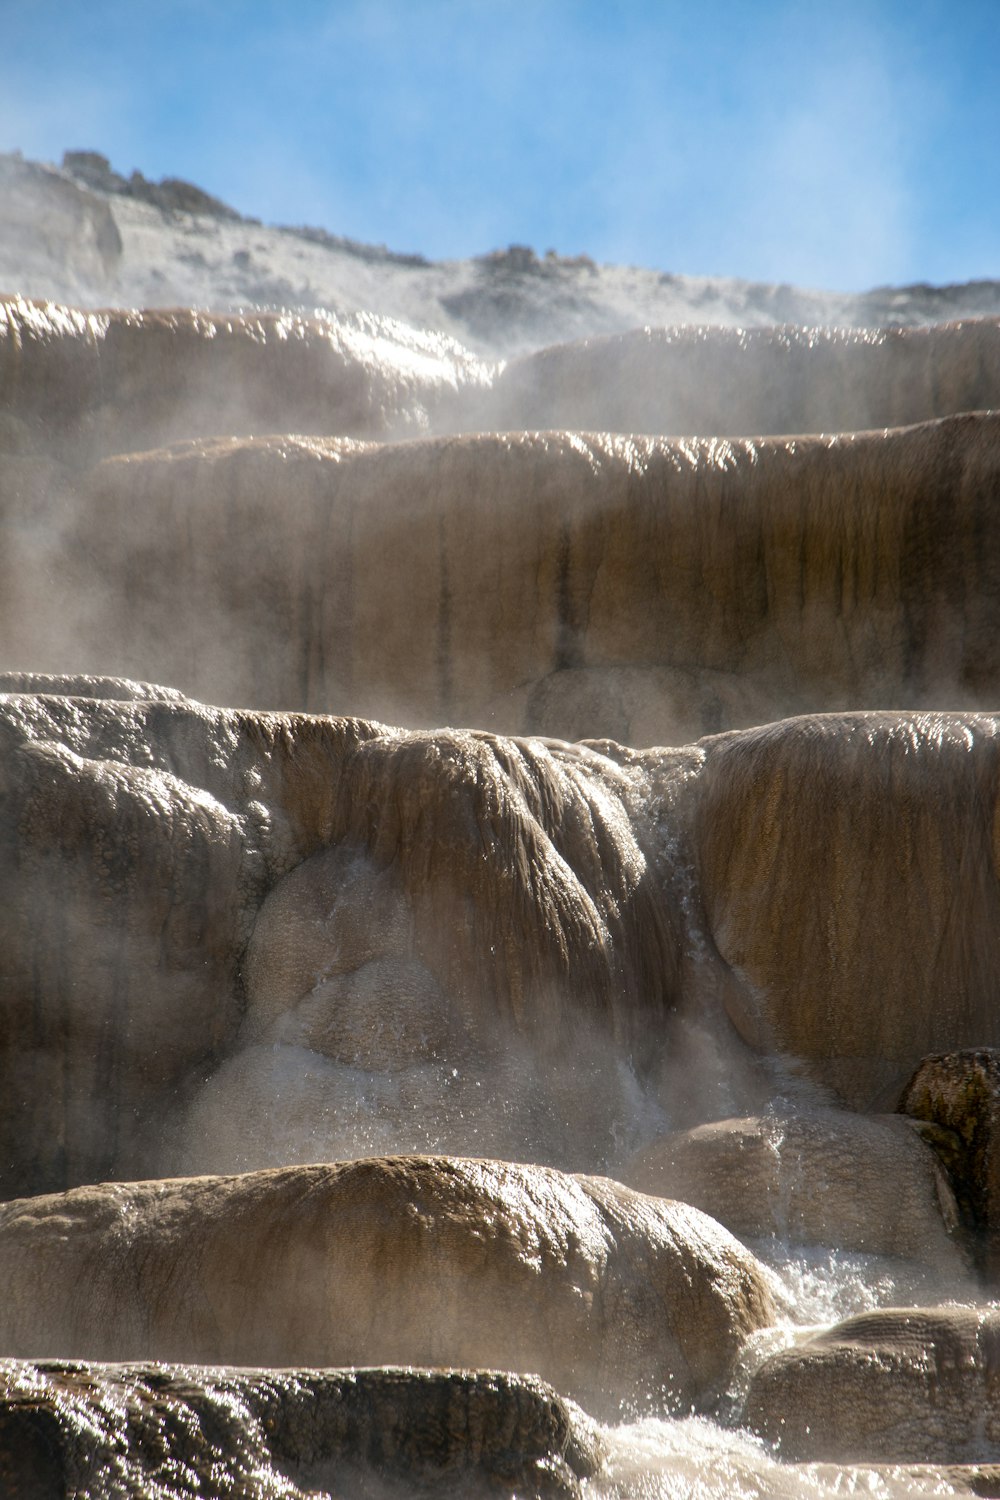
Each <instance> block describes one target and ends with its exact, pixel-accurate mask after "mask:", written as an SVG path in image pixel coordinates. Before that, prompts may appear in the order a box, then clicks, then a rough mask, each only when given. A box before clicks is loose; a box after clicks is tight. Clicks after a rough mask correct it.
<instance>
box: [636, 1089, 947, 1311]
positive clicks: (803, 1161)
mask: <svg viewBox="0 0 1000 1500" xmlns="http://www.w3.org/2000/svg"><path fill="white" fill-rule="evenodd" d="M621 1178H622V1181H623V1182H627V1183H628V1184H629V1185H630V1186H631V1187H634V1188H638V1189H639V1191H640V1192H643V1193H659V1194H661V1195H662V1196H663V1197H667V1198H680V1199H682V1200H683V1201H684V1202H685V1203H692V1204H694V1205H695V1206H696V1207H697V1208H700V1209H702V1210H703V1211H704V1212H705V1213H707V1214H711V1216H712V1217H713V1218H715V1219H718V1220H719V1222H720V1223H721V1224H725V1226H726V1228H727V1229H730V1230H732V1232H733V1234H735V1235H737V1236H738V1237H739V1238H740V1239H743V1240H746V1239H752V1240H759V1239H772V1238H773V1239H777V1240H779V1241H781V1242H782V1243H784V1244H787V1245H829V1246H835V1247H836V1248H837V1249H839V1250H841V1251H846V1252H848V1253H858V1254H863V1255H878V1256H889V1257H892V1258H893V1259H898V1260H907V1261H913V1262H915V1263H917V1264H920V1265H923V1266H926V1267H927V1268H928V1269H933V1270H936V1271H937V1272H939V1273H941V1274H942V1275H946V1276H949V1277H950V1278H951V1281H952V1284H953V1285H958V1284H959V1283H960V1282H961V1281H962V1279H963V1273H964V1271H965V1269H966V1268H965V1265H964V1262H963V1256H962V1253H961V1250H960V1248H959V1245H958V1243H957V1242H956V1240H955V1238H954V1232H955V1230H956V1228H957V1226H958V1211H957V1208H956V1205H955V1198H954V1194H953V1192H952V1189H951V1186H950V1184H949V1182H948V1179H947V1177H946V1175H945V1172H944V1170H943V1168H942V1167H941V1164H940V1162H939V1161H938V1159H937V1157H936V1156H935V1154H934V1152H933V1151H932V1150H931V1149H930V1147H929V1146H927V1145H925V1144H924V1142H923V1141H922V1140H921V1139H920V1137H919V1135H918V1134H917V1132H916V1131H915V1130H914V1129H913V1128H912V1126H911V1125H909V1124H908V1123H907V1122H906V1121H905V1120H903V1119H902V1118H901V1117H900V1116H898V1115H879V1116H872V1115H855V1114H848V1113H845V1112H841V1111H834V1110H822V1111H816V1112H810V1113H809V1114H797V1115H765V1116H756V1117H753V1118H749V1119H743V1120H717V1121H713V1122H712V1123H710V1124H707V1125H699V1126H697V1127H696V1128H694V1129H693V1130H685V1131H679V1132H677V1133H676V1134H673V1135H668V1136H664V1137H662V1138H661V1139H659V1140H656V1141H654V1142H653V1143H652V1144H651V1145H650V1146H648V1147H646V1148H645V1150H643V1151H642V1152H640V1153H639V1154H638V1155H637V1156H635V1157H633V1158H632V1160H631V1161H630V1162H628V1163H627V1164H626V1165H625V1166H624V1167H623V1168H622V1171H621ZM887 1183H891V1184H892V1213H891V1214H887V1213H886V1184H887Z"/></svg>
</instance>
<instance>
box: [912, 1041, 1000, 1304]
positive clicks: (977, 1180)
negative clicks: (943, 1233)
mask: <svg viewBox="0 0 1000 1500" xmlns="http://www.w3.org/2000/svg"><path fill="white" fill-rule="evenodd" d="M897 1107H898V1109H899V1110H900V1112H901V1113H902V1114H904V1115H909V1116H912V1117H914V1118H915V1119H917V1120H919V1121H921V1122H923V1124H925V1125H926V1126H927V1139H928V1142H929V1144H930V1145H931V1146H932V1147H933V1148H934V1149H936V1150H937V1151H938V1153H939V1155H940V1156H941V1158H942V1160H943V1161H944V1163H945V1165H946V1167H947V1169H948V1171H949V1173H950V1175H951V1178H952V1181H953V1182H954V1183H955V1188H956V1197H957V1199H958V1207H959V1210H960V1212H961V1214H962V1217H963V1219H964V1221H965V1224H966V1226H967V1227H968V1229H969V1230H971V1232H972V1236H973V1244H974V1246H975V1250H976V1258H977V1261H978V1263H979V1265H980V1268H981V1270H982V1271H983V1272H984V1274H985V1276H986V1277H987V1279H988V1281H989V1282H990V1283H991V1284H995V1283H996V1281H997V1279H998V1277H1000V1052H998V1051H996V1050H995V1049H994V1050H991V1049H988V1048H977V1049H969V1050H968V1051H964V1052H947V1053H943V1054H941V1055H939V1056H936V1057H925V1058H924V1059H923V1061H922V1062H921V1063H920V1064H919V1066H918V1067H917V1068H916V1070H915V1071H914V1074H913V1076H912V1078H910V1080H909V1082H908V1083H907V1084H906V1087H905V1088H904V1089H903V1092H902V1094H901V1095H900V1098H899V1104H898V1106H897Z"/></svg>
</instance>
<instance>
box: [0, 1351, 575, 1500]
mask: <svg viewBox="0 0 1000 1500" xmlns="http://www.w3.org/2000/svg"><path fill="white" fill-rule="evenodd" d="M600 1452H601V1445H600V1439H599V1436H598V1434H597V1431H596V1429H595V1428H594V1426H593V1424H592V1423H591V1422H590V1421H589V1420H588V1419H587V1417H585V1416H584V1414H583V1412H581V1411H580V1410H579V1408H577V1407H574V1405H573V1403H572V1402H570V1401H566V1400H564V1399H563V1398H562V1397H560V1396H558V1395H557V1394H556V1392H555V1391H553V1390H552V1389H551V1387H549V1386H546V1385H545V1384H544V1383H543V1382H542V1381H540V1380H537V1379H535V1378H534V1377H532V1376H514V1375H505V1374H498V1373H490V1372H481V1371H476V1372H473V1371H458V1370H434V1371H430V1370H390V1369H359V1370H322V1371H317V1370H280V1371H277V1370H267V1371H265V1370H224V1369H193V1368H186V1367H184V1366H177V1365H175V1366H169V1365H85V1364H66V1363H55V1362H51V1361H50V1362H46V1363H39V1364H27V1363H22V1362H20V1361H15V1360H5V1361H4V1362H3V1363H2V1364H0V1488H2V1491H3V1493H4V1495H8V1496H25V1497H30V1500H57V1497H58V1500H63V1497H64V1496H66V1495H94V1496H97V1495H112V1494H113V1495H116V1496H118V1497H120V1500H131V1497H135V1500H139V1497H145V1496H148V1495H150V1494H154V1493H155V1494H156V1495H157V1496H158V1497H160V1500H175V1497H176V1500H182V1497H187V1496H195V1495H206V1494H211V1495H212V1496H214V1497H216V1500H229V1497H233V1500H235V1497H237V1496H238V1497H240V1500H258V1497H259V1500H265V1497H266V1500H271V1497H277V1496H279V1495H280V1496H281V1497H283V1500H297V1497H299V1496H301V1495H303V1494H306V1493H308V1494H313V1493H315V1491H316V1490H317V1489H320V1488H321V1489H323V1490H327V1489H331V1490H332V1491H333V1493H335V1494H350V1495H352V1496H359V1497H371V1500H375V1497H383V1496H392V1495H402V1494H413V1493H414V1491H418V1492H419V1491H421V1490H423V1489H425V1488H430V1489H432V1491H433V1493H434V1494H435V1495H449V1494H455V1495H462V1496H467V1495H470V1494H471V1495H483V1496H489V1495H510V1494H512V1493H515V1494H517V1495H518V1496H522V1497H525V1500H529V1497H536V1496H537V1497H539V1500H541V1497H543V1496H544V1497H546V1500H548V1497H551V1500H563V1497H566V1500H570V1497H573V1496H576V1495H578V1494H579V1493H580V1480H581V1479H583V1478H587V1477H589V1476H590V1475H592V1474H593V1473H594V1472H595V1470H596V1469H597V1466H598V1464H599V1461H600Z"/></svg>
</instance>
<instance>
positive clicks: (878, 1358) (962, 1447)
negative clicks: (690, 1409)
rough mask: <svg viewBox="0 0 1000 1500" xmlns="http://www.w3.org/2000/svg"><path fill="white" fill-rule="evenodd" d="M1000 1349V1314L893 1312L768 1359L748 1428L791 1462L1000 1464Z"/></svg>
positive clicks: (753, 1391) (754, 1388)
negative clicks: (999, 1409) (999, 1400)
mask: <svg viewBox="0 0 1000 1500" xmlns="http://www.w3.org/2000/svg"><path fill="white" fill-rule="evenodd" d="M998 1348H1000V1322H998V1315H997V1313H996V1311H995V1309H991V1310H990V1311H985V1310H983V1311H980V1310H978V1309H971V1308H954V1307H945V1308H906V1309H902V1308H883V1309H880V1310H879V1311H878V1312H872V1313H866V1314H863V1315H862V1316H860V1317H857V1318H852V1319H849V1320H848V1321H847V1322H845V1323H841V1324H838V1325H835V1326H834V1327H833V1328H830V1329H827V1330H825V1331H823V1332H820V1333H816V1334H812V1335H809V1336H806V1337H805V1338H802V1339H801V1340H800V1341H798V1342H797V1343H796V1345H795V1346H794V1347H793V1348H791V1349H789V1350H787V1351H786V1352H784V1353H781V1354H776V1355H774V1356H773V1357H772V1358H771V1359H769V1360H767V1361H766V1362H765V1363H764V1364H763V1365H762V1366H761V1367H760V1369H759V1370H758V1371H757V1372H756V1374H755V1375H754V1377H753V1379H752V1381H751V1383H750V1390H749V1394H748V1397H747V1404H746V1409H745V1416H746V1420H747V1421H748V1423H749V1425H750V1426H751V1427H752V1428H753V1429H754V1430H755V1431H757V1432H759V1433H760V1434H761V1435H762V1436H764V1437H766V1438H767V1439H768V1440H769V1441H770V1442H773V1443H775V1444H776V1445H777V1447H778V1449H779V1451H780V1453H781V1455H782V1456H783V1457H784V1458H786V1459H791V1460H803V1459H816V1460H822V1461H825V1462H830V1463H837V1462H850V1461H852V1460H853V1461H855V1462H857V1461H859V1460H863V1459H867V1460H873V1461H883V1462H884V1461H893V1460H894V1461H896V1462H900V1463H913V1462H920V1461H927V1462H933V1463H945V1464H947V1463H974V1462H987V1463H989V1462H992V1463H996V1462H997V1460H998V1458H1000V1423H998V1421H997V1400H996V1388H997V1380H998V1373H1000V1358H998Z"/></svg>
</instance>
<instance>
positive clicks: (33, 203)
mask: <svg viewBox="0 0 1000 1500" xmlns="http://www.w3.org/2000/svg"><path fill="white" fill-rule="evenodd" d="M0 197H2V200H3V227H2V229H0V289H2V290H3V292H4V293H6V294H8V295H9V294H10V293H12V292H25V293H28V294H30V292H31V290H32V287H33V286H34V284H35V282H36V280H40V281H42V282H47V281H51V280H55V281H58V282H59V284H60V285H62V286H65V287H68V288H72V289H73V290H74V291H78V292H81V293H83V294H84V295H87V294H88V293H89V292H90V290H91V289H92V288H93V287H95V286H96V287H101V288H105V289H110V288H111V287H112V286H113V285H114V281H115V272H116V270H117V268H118V263H119V260H120V257H121V251H122V241H121V235H120V234H119V232H118V226H117V224H116V223H115V218H114V214H113V213H112V211H111V209H110V208H109V206H108V204H107V202H106V201H105V200H104V199H103V198H101V197H100V196H98V195H97V194H95V193H92V192H89V191H88V190H87V189H86V188H85V187H83V186H81V185H80V184H78V183H74V182H71V181H70V180H69V179H68V178H67V177H65V176H64V175H63V174H62V173H60V172H56V171H54V170H53V169H52V168H51V167H44V166H40V165H39V164H38V163H37V162H30V161H22V160H21V159H20V158H19V157H16V156H8V155H3V154H0Z"/></svg>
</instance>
